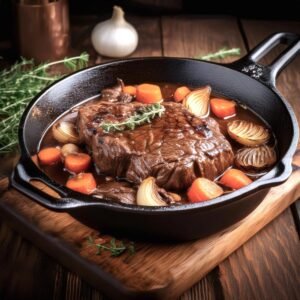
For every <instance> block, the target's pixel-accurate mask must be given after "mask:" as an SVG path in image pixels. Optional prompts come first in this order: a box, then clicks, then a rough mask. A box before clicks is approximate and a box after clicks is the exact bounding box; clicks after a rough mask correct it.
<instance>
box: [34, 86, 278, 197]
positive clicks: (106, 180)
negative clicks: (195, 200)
mask: <svg viewBox="0 0 300 300" xmlns="http://www.w3.org/2000/svg"><path fill="white" fill-rule="evenodd" d="M156 84H157V83H156ZM159 86H160V87H161V91H162V95H163V99H164V101H173V94H174V92H175V90H176V88H177V87H179V86H180V85H179V84H178V85H177V84H170V83H160V84H159ZM214 96H215V97H220V95H214ZM221 98H224V99H226V98H225V97H223V96H221ZM100 99H101V98H100V96H97V97H95V98H93V99H91V100H89V101H99V100H100ZM231 100H235V101H236V102H237V106H236V115H235V116H233V117H230V118H229V119H227V120H223V119H219V118H217V117H215V116H214V114H213V113H212V112H211V113H210V117H212V118H214V119H215V120H216V121H217V122H218V124H219V126H220V130H221V132H222V133H223V134H224V136H225V137H226V138H227V139H228V140H230V144H231V146H232V149H233V152H234V153H236V152H237V151H238V150H239V149H240V148H241V147H242V146H241V145H240V144H238V143H237V142H235V141H233V140H232V139H230V138H229V136H228V134H227V130H226V126H227V123H228V122H229V121H233V120H235V119H236V120H237V119H242V120H247V121H251V122H253V123H255V124H258V125H261V126H264V127H267V128H269V130H270V127H269V126H268V125H267V124H266V123H265V122H264V121H263V120H262V118H261V117H259V116H258V115H257V114H256V113H254V112H253V111H252V110H251V109H249V108H247V107H245V106H242V105H239V104H238V103H239V102H238V100H237V99H231ZM83 102H84V103H87V102H86V100H85V101H83ZM79 105H80V104H79ZM79 105H76V107H75V108H71V109H70V110H69V111H67V112H65V113H64V114H63V115H62V116H61V117H60V118H58V119H57V120H56V121H55V122H57V121H61V120H65V121H74V120H76V117H77V107H78V106H79ZM268 143H269V144H270V145H275V137H274V136H273V135H272V138H271V140H270V141H269V142H268ZM53 146H63V145H62V144H60V143H59V142H57V141H56V140H55V139H54V137H53V134H52V131H51V126H50V127H49V128H48V129H47V130H46V132H45V134H44V135H43V137H42V139H41V142H40V144H39V148H38V149H37V150H38V151H39V150H40V149H43V148H46V147H53ZM80 148H81V150H82V152H86V153H88V149H86V147H85V146H84V145H80ZM41 168H42V170H43V171H44V172H45V173H46V174H47V175H48V176H49V177H50V178H51V179H52V180H54V181H55V182H57V183H59V184H61V185H65V184H66V182H67V180H68V179H69V178H70V176H73V175H74V174H70V172H69V171H67V170H66V169H64V166H63V163H58V164H55V165H50V166H41ZM264 171H268V170H264ZM86 172H91V173H93V175H94V177H95V179H96V182H97V185H98V186H99V187H100V190H101V188H103V190H106V191H107V188H111V189H112V190H114V191H116V188H118V187H119V186H120V182H122V183H121V185H124V186H126V187H127V186H128V187H130V183H128V182H126V181H124V180H121V181H120V180H118V179H116V178H112V177H110V176H106V175H105V174H99V173H98V172H97V170H96V168H95V166H94V164H92V165H91V167H90V168H89V170H87V171H86ZM247 175H249V176H250V177H251V179H252V180H255V179H257V178H259V177H260V176H261V174H257V173H252V174H251V173H247ZM133 187H134V188H137V186H133ZM224 190H225V192H226V188H225V189H224ZM180 194H181V195H182V196H183V198H182V201H181V203H182V202H186V195H185V191H182V193H181V192H180ZM112 198H113V197H112ZM112 200H115V199H112ZM124 203H126V201H124Z"/></svg>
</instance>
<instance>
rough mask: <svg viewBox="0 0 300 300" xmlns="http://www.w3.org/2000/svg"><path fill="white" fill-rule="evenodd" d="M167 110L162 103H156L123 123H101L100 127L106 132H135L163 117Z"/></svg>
mask: <svg viewBox="0 0 300 300" xmlns="http://www.w3.org/2000/svg"><path fill="white" fill-rule="evenodd" d="M164 111H165V108H164V106H163V105H161V104H160V103H155V104H151V105H147V106H145V107H143V108H142V109H141V110H140V111H138V112H135V113H134V114H133V115H132V116H131V117H129V118H128V119H126V120H125V121H123V122H119V123H101V124H100V125H99V126H100V127H102V128H103V130H104V131H105V132H110V131H122V130H125V129H131V130H133V129H134V128H135V127H136V126H139V125H142V124H144V123H151V120H152V119H154V118H155V117H156V116H159V117H161V115H162V114H163V113H164Z"/></svg>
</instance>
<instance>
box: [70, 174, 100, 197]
mask: <svg viewBox="0 0 300 300" xmlns="http://www.w3.org/2000/svg"><path fill="white" fill-rule="evenodd" d="M66 187H67V188H69V189H71V190H73V191H76V192H79V193H82V194H87V195H89V194H91V193H92V192H93V191H94V190H95V188H96V187H97V183H96V180H95V178H94V176H93V174H92V173H80V174H78V175H76V176H75V177H73V178H70V179H69V180H68V181H67V183H66Z"/></svg>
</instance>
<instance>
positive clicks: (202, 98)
mask: <svg viewBox="0 0 300 300" xmlns="http://www.w3.org/2000/svg"><path fill="white" fill-rule="evenodd" d="M210 93H211V87H210V86H209V85H207V86H205V87H203V88H200V89H197V90H194V91H192V92H190V93H188V94H187V95H186V96H185V98H184V100H183V105H184V106H185V107H186V108H187V109H188V110H189V112H191V113H192V114H193V115H195V116H196V117H200V118H205V117H207V116H208V115H209V107H210V106H209V97H210Z"/></svg>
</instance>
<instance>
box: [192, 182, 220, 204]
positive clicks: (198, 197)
mask: <svg viewBox="0 0 300 300" xmlns="http://www.w3.org/2000/svg"><path fill="white" fill-rule="evenodd" d="M222 194H223V189H222V188H221V187H220V186H218V185H217V184H216V183H215V182H213V181H211V180H209V179H206V178H202V177H200V178H197V179H196V180H194V182H193V183H192V185H191V187H190V188H189V190H188V192H187V196H188V198H189V200H190V202H200V201H206V200H210V199H213V198H217V197H219V196H221V195H222Z"/></svg>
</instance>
